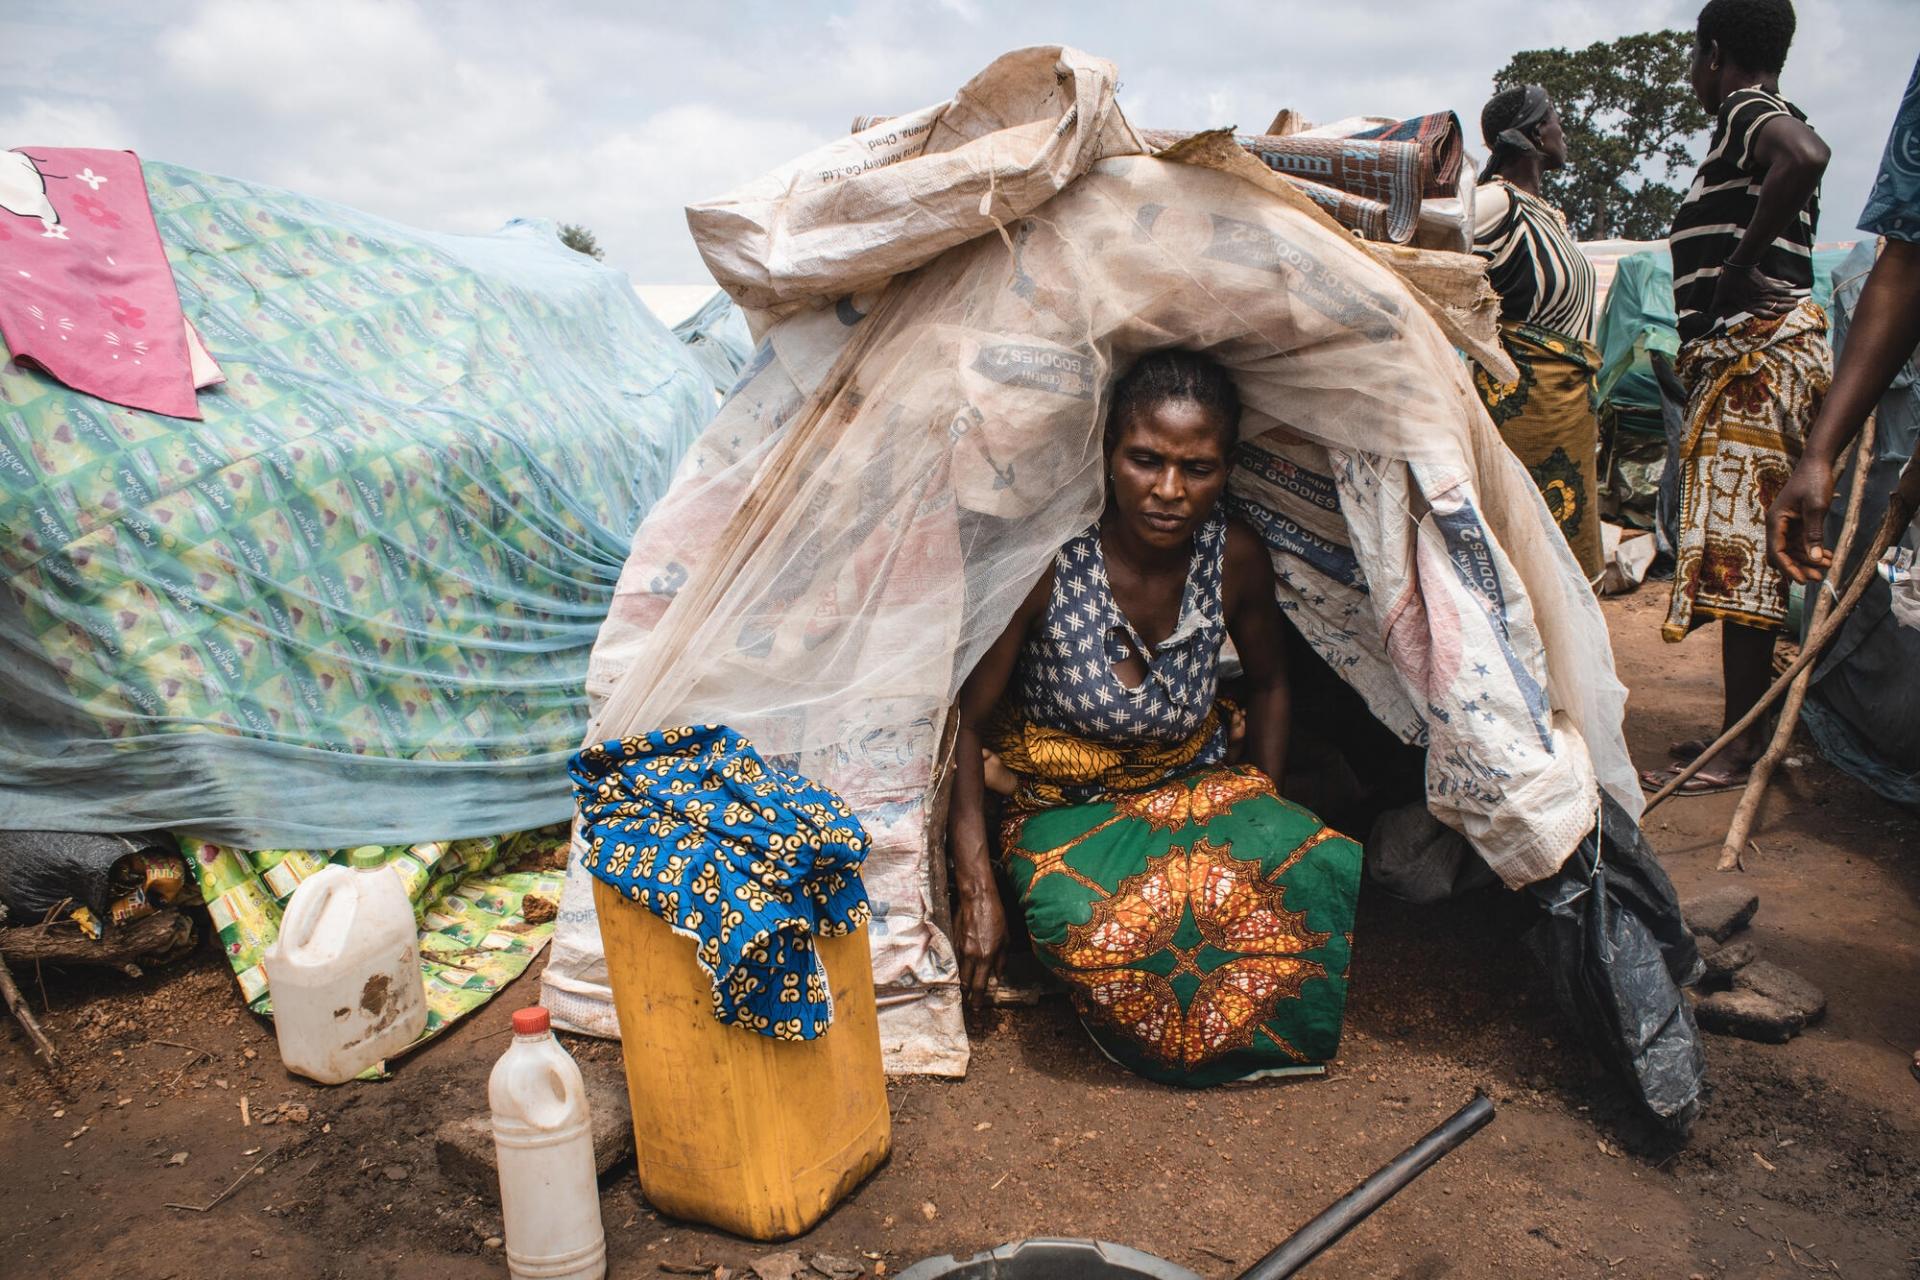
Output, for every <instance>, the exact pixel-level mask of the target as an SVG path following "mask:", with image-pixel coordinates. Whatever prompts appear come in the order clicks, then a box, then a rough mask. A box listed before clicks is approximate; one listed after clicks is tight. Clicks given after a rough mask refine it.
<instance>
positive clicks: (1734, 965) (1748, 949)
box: [1701, 939, 1755, 986]
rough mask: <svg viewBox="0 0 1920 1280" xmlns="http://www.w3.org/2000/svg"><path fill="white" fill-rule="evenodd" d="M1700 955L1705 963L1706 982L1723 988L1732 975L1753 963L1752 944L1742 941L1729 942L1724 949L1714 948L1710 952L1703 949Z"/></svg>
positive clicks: (1731, 978)
mask: <svg viewBox="0 0 1920 1280" xmlns="http://www.w3.org/2000/svg"><path fill="white" fill-rule="evenodd" d="M1701 955H1703V956H1705V957H1706V961H1707V981H1708V982H1709V983H1714V984H1717V985H1720V986H1725V985H1726V984H1727V983H1728V982H1731V981H1732V980H1733V975H1735V974H1736V973H1739V972H1740V971H1741V970H1742V969H1744V968H1746V967H1747V966H1748V965H1750V964H1752V963H1753V961H1754V956H1755V952H1754V949H1753V943H1751V942H1748V941H1746V940H1745V939H1742V940H1741V941H1739V942H1729V943H1727V945H1725V946H1724V947H1715V948H1714V949H1713V950H1712V951H1710V952H1709V951H1707V950H1705V949H1704V948H1703V949H1702V950H1701Z"/></svg>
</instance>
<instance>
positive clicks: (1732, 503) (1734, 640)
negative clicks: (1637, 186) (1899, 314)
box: [1642, 0, 1833, 794]
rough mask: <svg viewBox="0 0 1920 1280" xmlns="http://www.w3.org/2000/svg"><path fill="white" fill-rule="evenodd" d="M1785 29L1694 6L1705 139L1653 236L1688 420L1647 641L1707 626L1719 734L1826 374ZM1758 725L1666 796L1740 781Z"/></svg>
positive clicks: (1740, 687)
mask: <svg viewBox="0 0 1920 1280" xmlns="http://www.w3.org/2000/svg"><path fill="white" fill-rule="evenodd" d="M1793 31H1794V13H1793V5H1792V3H1791V2H1790V0H1709V3H1708V4H1707V6H1706V7H1705V8H1703V9H1702V10H1701V11H1700V17H1699V21H1698V24H1697V26H1696V28H1695V36H1694V54H1693V65H1692V67H1691V69H1690V74H1691V78H1692V81H1693V91H1694V94H1695V96H1696V97H1698V98H1699V100H1700V104H1701V105H1702V106H1703V107H1705V108H1706V109H1707V110H1708V111H1710V112H1712V113H1713V114H1714V116H1715V121H1714V129H1713V136H1712V139H1711V141H1710V142H1709V144H1708V150H1707V156H1706V160H1705V161H1704V162H1703V163H1702V164H1701V166H1700V172H1699V175H1698V176H1697V177H1696V178H1695V179H1694V182H1693V186H1692V188H1691V189H1690V190H1689V191H1688V192H1687V195H1686V199H1685V200H1684V201H1683V202H1682V203H1681V206H1680V210H1679V212H1678V213H1676V214H1675V215H1674V220H1673V230H1672V232H1671V233H1670V235H1669V236H1668V244H1669V246H1670V248H1671V249H1672V253H1673V296H1674V308H1675V310H1676V312H1677V313H1678V316H1679V330H1680V341H1681V347H1680V356H1679V359H1678V360H1677V361H1676V363H1675V368H1676V371H1677V372H1678V373H1679V375H1680V380H1681V382H1682V383H1683V384H1684V385H1685V387H1686V390H1687V419H1686V427H1685V429H1684V431H1683V432H1682V436H1681V444H1680V450H1679V452H1680V458H1679V469H1680V485H1681V499H1680V524H1679V546H1678V548H1677V551H1676V554H1675V557H1674V558H1675V568H1674V576H1673V592H1672V596H1671V599H1670V601H1669V604H1668V609H1667V619H1666V624H1665V625H1664V626H1663V627H1662V628H1661V634H1662V636H1663V637H1664V638H1665V639H1667V640H1669V641H1679V640H1682V639H1684V638H1685V637H1686V636H1687V635H1688V634H1689V633H1690V632H1692V631H1693V630H1694V629H1695V628H1697V627H1699V626H1702V625H1703V624H1705V623H1708V622H1718V623H1720V624H1721V628H1720V631H1721V638H1720V646H1721V648H1720V652H1721V674H1722V678H1723V680H1724V682H1725V703H1724V708H1723V710H1724V719H1723V720H1722V725H1723V728H1724V727H1730V726H1731V725H1732V724H1733V722H1734V721H1735V720H1738V719H1739V718H1740V717H1741V716H1742V715H1744V714H1746V712H1747V710H1748V708H1750V707H1752V706H1753V704H1754V703H1755V702H1757V701H1758V700H1759V698H1760V696H1761V694H1763V693H1765V692H1766V689H1767V685H1768V683H1769V679H1770V677H1771V675H1772V658H1773V645H1774V640H1775V638H1776V636H1777V635H1778V634H1779V633H1780V632H1781V631H1783V630H1785V628H1786V618H1787V581H1786V579H1785V578H1784V577H1783V576H1782V575H1781V574H1780V572H1779V571H1778V570H1777V569H1776V568H1775V567H1774V566H1773V565H1772V564H1771V563H1769V561H1768V558H1767V528H1766V512H1767V507H1768V506H1769V505H1770V504H1771V503H1772V501H1773V499H1774V497H1775V495H1776V494H1778V493H1779V492H1780V490H1781V488H1782V487H1783V486H1784V485H1785V484H1786V482H1787V477H1788V476H1789V475H1790V474H1791V473H1792V470H1793V466H1794V463H1795V462H1796V461H1797V460H1798V459H1799V457H1800V453H1801V449H1802V446H1803V444H1804V442H1805V440H1806V437H1807V429H1808V427H1809V426H1810V425H1811V424H1812V422H1813V418H1814V415H1815V414H1816V413H1817V412H1818V411H1819V408H1820V400H1821V397H1822V396H1823V395H1825V393H1826V390H1827V385H1828V382H1829V381H1830V380H1831V376H1832V364H1833V358H1832V354H1831V352H1830V351H1829V349H1828V347H1827V317H1826V313H1825V312H1824V311H1822V310H1821V308H1820V307H1819V306H1818V305H1816V304H1815V303H1814V302H1813V299H1812V293H1813V235H1814V228H1815V226H1816V224H1817V222H1818V219H1819V207H1820V206H1819V200H1820V178H1821V175H1822V174H1823V173H1824V172H1825V171H1826V167H1827V159H1828V150H1827V146H1826V144H1825V143H1824V142H1822V141H1821V140H1820V136H1819V135H1818V134H1817V133H1815V132H1814V131H1813V128H1812V127H1811V126H1810V125H1809V124H1808V123H1807V117H1806V114H1805V113H1804V112H1802V111H1801V110H1800V109H1799V108H1798V107H1796V106H1794V105H1793V104H1792V103H1791V102H1789V101H1788V100H1787V99H1786V98H1784V97H1782V96H1781V93H1780V71H1781V68H1782V67H1783V66H1784V65H1785V63H1786V58H1787V48H1788V46H1789V45H1790V44H1791V43H1792V42H1793ZM1771 732H1772V731H1771V727H1770V726H1768V725H1767V724H1766V723H1765V719H1764V717H1763V718H1762V721H1761V723H1759V724H1756V725H1754V726H1753V727H1752V728H1751V729H1750V730H1748V731H1747V732H1746V733H1745V734H1744V735H1742V736H1741V737H1740V738H1739V739H1738V740H1736V741H1735V742H1734V743H1732V744H1731V745H1729V746H1728V747H1727V748H1726V749H1725V750H1724V751H1722V752H1721V753H1720V755H1719V756H1718V757H1717V758H1716V759H1715V760H1714V761H1712V762H1711V763H1710V764H1708V765H1707V767H1706V768H1704V769H1702V770H1701V771H1700V772H1698V773H1696V774H1695V775H1694V776H1693V777H1692V778H1691V779H1690V780H1689V781H1688V782H1687V783H1685V784H1684V785H1683V786H1682V788H1681V790H1682V792H1683V793H1695V794H1698V793H1704V792H1711V791H1726V790H1732V789H1734V788H1738V787H1742V786H1744V785H1746V779H1747V774H1748V772H1749V770H1750V768H1751V767H1752V764H1753V762H1754V761H1755V760H1756V759H1758V758H1759V756H1760V753H1761V752H1762V751H1763V750H1764V749H1765V746H1766V743H1767V740H1768V738H1769V737H1770V736H1771ZM1709 736H1712V735H1709ZM1704 746H1705V743H1704V742H1701V741H1692V742H1682V743H1676V744H1675V745H1674V748H1673V754H1674V755H1675V756H1676V757H1677V758H1679V759H1680V760H1682V761H1685V760H1688V759H1691V758H1692V757H1693V756H1695V755H1698V754H1699V753H1700V751H1701V750H1702V749H1703V748H1704ZM1671 776H1672V772H1671V771H1670V770H1655V771H1650V772H1648V773H1646V774H1643V775H1642V780H1643V781H1644V782H1645V783H1646V784H1647V785H1648V786H1649V787H1659V786H1661V785H1664V784H1665V782H1666V781H1667V780H1668V779H1669V778H1670V777H1671Z"/></svg>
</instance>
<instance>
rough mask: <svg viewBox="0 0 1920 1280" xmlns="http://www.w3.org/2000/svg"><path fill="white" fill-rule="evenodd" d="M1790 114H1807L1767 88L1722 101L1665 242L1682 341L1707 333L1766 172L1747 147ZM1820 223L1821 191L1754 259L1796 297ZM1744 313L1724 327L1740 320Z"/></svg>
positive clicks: (1809, 282)
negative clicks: (1717, 292)
mask: <svg viewBox="0 0 1920 1280" xmlns="http://www.w3.org/2000/svg"><path fill="white" fill-rule="evenodd" d="M1779 116H1789V117H1791V118H1793V119H1795V120H1798V121H1800V122H1801V123H1802V124H1805V123H1806V121H1807V116H1806V113H1805V112H1803V111H1801V110H1800V108H1798V107H1796V106H1794V105H1793V104H1792V103H1791V102H1788V101H1787V100H1786V99H1785V98H1782V97H1781V96H1780V95H1779V94H1776V93H1768V92H1767V91H1766V90H1765V89H1740V90H1736V91H1735V92H1733V93H1730V94H1728V95H1727V99H1726V101H1725V102H1723V103H1721V104H1720V118H1719V119H1718V120H1717V121H1715V123H1714V126H1713V140H1712V142H1711V143H1710V144H1709V145H1708V148H1707V158H1706V161H1705V163H1703V164H1702V165H1701V166H1700V174H1699V176H1698V177H1696V178H1695V179H1694V180H1693V187H1692V188H1691V189H1690V190H1689V191H1688V192H1687V198H1686V199H1685V200H1683V201H1681V203H1680V211H1679V212H1678V213H1676V214H1674V216H1673V231H1672V233H1671V234H1670V235H1669V236H1668V237H1667V244H1668V247H1669V248H1670V249H1672V251H1673V306H1674V310H1675V312H1676V313H1678V315H1679V319H1680V326H1679V327H1680V340H1681V341H1682V342H1691V341H1693V340H1694V339H1696V338H1703V337H1705V336H1706V335H1707V334H1708V333H1709V332H1710V331H1711V330H1712V329H1713V327H1714V326H1713V322H1712V316H1711V313H1712V311H1713V291H1714V288H1715V286H1716V285H1718V284H1719V282H1720V269H1721V266H1722V265H1723V264H1724V263H1725V262H1726V260H1727V259H1728V258H1729V257H1730V256H1732V254H1733V251H1734V249H1735V248H1737V247H1738V246H1739V244H1740V237H1741V236H1743V235H1745V234H1746V230H1747V224H1748V223H1749V222H1751V221H1752V220H1753V211H1754V208H1755V206H1756V205H1758V204H1759V203H1760V184H1761V182H1763V181H1764V180H1765V179H1766V176H1767V175H1766V171H1765V170H1764V169H1759V168H1756V167H1755V166H1756V162H1755V160H1754V158H1753V146H1754V142H1755V140H1756V139H1758V138H1759V136H1760V130H1761V128H1762V127H1764V126H1765V125H1766V124H1767V122H1768V121H1770V120H1773V119H1775V118H1777V117H1779ZM1819 220H1820V191H1819V189H1818V188H1817V187H1816V188H1815V189H1814V193H1813V194H1812V195H1811V196H1809V197H1808V198H1807V207H1806V208H1804V209H1802V210H1801V211H1800V214H1799V216H1798V217H1797V218H1795V219H1794V221H1793V222H1791V223H1790V224H1788V226H1787V229H1786V230H1785V231H1784V232H1782V233H1781V234H1780V236H1779V237H1778V238H1776V239H1775V240H1774V242H1773V243H1772V244H1770V245H1768V246H1767V248H1766V250H1765V252H1763V253H1762V254H1761V255H1760V269H1761V270H1762V271H1764V272H1765V273H1766V274H1768V275H1770V276H1772V277H1773V278H1774V279H1776V280H1782V281H1785V282H1786V283H1787V284H1788V285H1791V286H1792V287H1793V292H1794V296H1795V297H1797V298H1805V297H1808V296H1810V295H1811V294H1812V293H1813V229H1814V226H1815V225H1816V224H1817V223H1818V222H1819ZM1746 318H1747V317H1746V314H1745V313H1744V312H1743V313H1741V314H1740V315H1737V316H1728V317H1726V319H1725V323H1727V324H1733V323H1735V322H1736V321H1740V320H1744V319H1746Z"/></svg>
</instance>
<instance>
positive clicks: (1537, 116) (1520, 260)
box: [1473, 84, 1604, 583]
mask: <svg viewBox="0 0 1920 1280" xmlns="http://www.w3.org/2000/svg"><path fill="white" fill-rule="evenodd" d="M1480 132H1481V135H1482V136H1483V137H1484V138H1485V139H1486V143H1487V148H1488V150H1489V152H1490V153H1491V154H1490V155H1489V156H1488V159H1487V166H1486V169H1485V171H1483V172H1482V173H1481V175H1480V185H1479V186H1478V187H1477V188H1476V189H1475V191H1474V199H1473V207H1474V236H1473V251H1474V252H1475V253H1476V254H1478V255H1479V256H1480V257H1482V258H1485V259H1486V260H1487V281H1488V283H1490V284H1491V285H1492V286H1493V288H1494V292H1496V293H1498V294H1499V295H1500V342H1501V345H1502V346H1503V347H1505V348H1506V352H1507V354H1508V355H1509V356H1511V357H1512V358H1513V364H1514V368H1515V369H1517V370H1518V371H1519V374H1520V377H1519V379H1518V380H1517V381H1515V382H1511V383H1507V382H1501V381H1499V380H1498V379H1496V378H1494V377H1493V376H1492V375H1491V374H1489V373H1487V372H1486V370H1484V369H1480V368H1476V369H1475V370H1474V385H1475V387H1476V388H1477V389H1478V390H1479V392H1480V398H1481V399H1482V400H1483V401H1484V402H1485V403H1486V406H1487V412H1488V413H1490V414H1491V415H1492V416H1493V421H1494V425H1495V426H1497V427H1499V428H1500V436H1501V438H1502V439H1503V440H1505V441H1506V442H1507V447H1508V448H1509V449H1511V450H1513V452H1514V454H1515V456H1517V457H1518V458H1519V459H1520V461H1521V462H1523V463H1525V464H1526V468H1527V471H1528V473H1529V474H1531V475H1532V476H1533V482H1534V484H1536V485H1538V486H1539V488H1540V496H1541V497H1543V498H1545V499H1546V500H1547V510H1549V511H1551V512H1552V513H1553V519H1554V523H1555V524H1556V525H1558V526H1559V529H1560V532H1561V533H1562V534H1563V535H1565V537H1566V539H1567V544H1568V545H1569V546H1571V547H1572V548H1573V554H1574V558H1575V559H1577V560H1578V561H1579V562H1580V571H1581V572H1582V573H1584V574H1585V575H1586V577H1587V581H1588V582H1591V583H1597V582H1598V581H1599V580H1600V574H1601V571H1602V569H1603V568H1604V566H1603V565H1602V563H1601V556H1600V513H1599V511H1598V510H1597V509H1596V508H1595V506H1594V502H1595V496H1596V489H1597V487H1598V486H1597V477H1596V473H1595V455H1596V453H1597V452H1598V450H1599V441H1600V424H1599V422H1598V420H1597V419H1596V418H1595V417H1594V396H1593V384H1594V379H1595V377H1596V376H1597V375H1598V374H1599V372H1600V352H1599V350H1598V349H1597V348H1596V347H1595V346H1594V345H1593V328H1594V315H1593V300H1594V294H1595V291H1596V289H1595V279H1594V270H1593V264H1592V263H1590V262H1588V261H1587V259H1586V255H1584V254H1582V253H1581V252H1580V246H1579V245H1578V244H1576V243H1575V242H1574V239H1573V234H1572V232H1570V231H1569V230H1568V229H1567V219H1566V215H1565V214H1563V213H1561V212H1560V210H1559V208H1558V207H1556V206H1555V205H1554V204H1553V203H1552V202H1550V201H1549V200H1547V199H1546V197H1545V196H1544V195H1542V194H1541V190H1540V185H1541V178H1542V177H1543V176H1544V175H1545V174H1547V173H1548V172H1550V171H1552V170H1555V169H1560V168H1564V167H1565V166H1566V163H1567V135H1566V133H1565V132H1564V131H1563V130H1562V129H1561V127H1560V115H1559V112H1557V111H1555V110H1554V106H1553V100H1552V99H1551V98H1550V97H1548V95H1547V91H1546V90H1545V89H1543V88H1541V87H1540V86H1539V85H1537V84H1528V85H1518V86H1515V87H1514V88H1511V89H1503V90H1502V91H1501V92H1499V93H1496V94H1495V95H1494V96H1493V97H1492V98H1491V99H1490V100H1489V101H1488V102H1487V105H1486V109H1485V110H1483V111H1482V112H1481V113H1480Z"/></svg>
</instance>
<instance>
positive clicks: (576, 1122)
mask: <svg viewBox="0 0 1920 1280" xmlns="http://www.w3.org/2000/svg"><path fill="white" fill-rule="evenodd" d="M487 1102H488V1103H489V1105H491V1106H492V1108H493V1149H494V1154H495V1156H496V1157H497V1158H498V1160H499V1165H500V1216H501V1219H502V1220H503V1221H504V1222H505V1224H506V1243H507V1274H508V1275H510V1276H512V1277H513V1280H600V1278H601V1277H602V1276H604V1275H606V1274H607V1239H606V1234H605V1232H604V1231H603V1229H602V1228H601V1225H600V1187H599V1183H598V1181H597V1179H596V1176H595V1172H594V1167H593V1128H592V1122H591V1120H590V1119H589V1117H588V1115H587V1090H586V1085H585V1084H584V1083H583V1082H582V1081H581V1079H580V1067H579V1065H578V1064H577V1063H575V1062H574V1060H573V1055H571V1054H569V1053H568V1052H567V1051H566V1050H565V1049H564V1048H562V1047H561V1044H560V1042H559V1041H558V1040H555V1039H554V1038H553V1032H552V1030H551V1029H550V1027H549V1023H548V1020H547V1011H546V1010H545V1009H543V1008H541V1007H540V1006H539V1005H534V1006H532V1007H531V1008H527V1009H518V1010H515V1011H514V1015H513V1043H512V1044H510V1045H508V1046H507V1051H506V1052H505V1053H503V1054H501V1055H500V1061H498V1062H496V1063H494V1064H493V1074H492V1075H491V1076H490V1077H488V1079H487Z"/></svg>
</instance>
